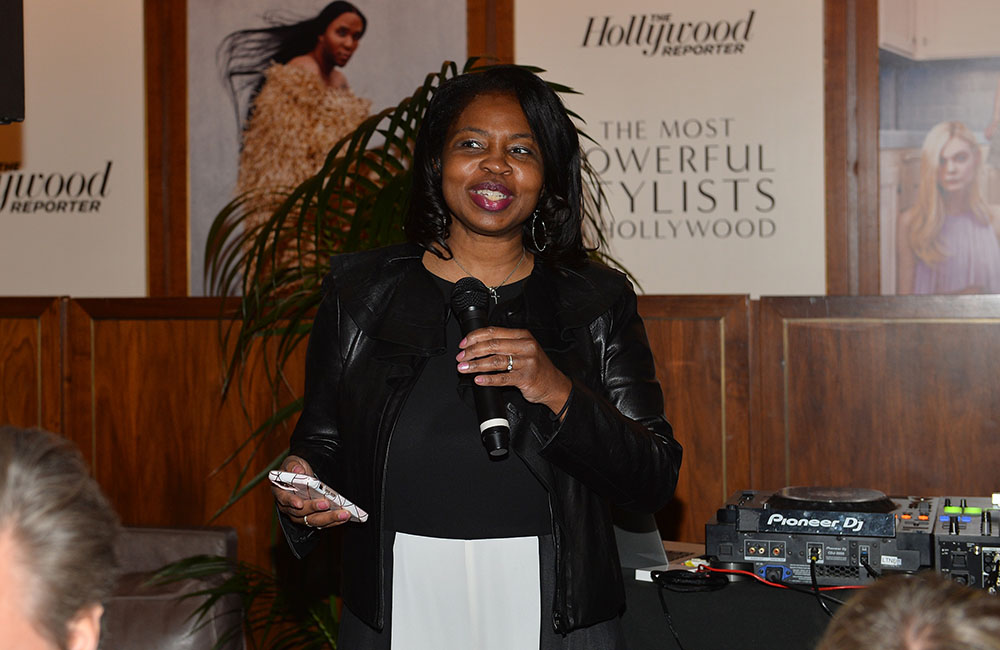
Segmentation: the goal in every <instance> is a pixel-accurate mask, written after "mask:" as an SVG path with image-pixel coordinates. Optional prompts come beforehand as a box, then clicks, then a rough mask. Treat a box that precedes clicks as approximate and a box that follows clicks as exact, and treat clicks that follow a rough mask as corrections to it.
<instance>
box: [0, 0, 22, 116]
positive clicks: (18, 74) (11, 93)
mask: <svg viewBox="0 0 1000 650" xmlns="http://www.w3.org/2000/svg"><path fill="white" fill-rule="evenodd" d="M23 119H24V5H23V4H21V0H0V124H8V123H10V122H20V121H21V120H23Z"/></svg>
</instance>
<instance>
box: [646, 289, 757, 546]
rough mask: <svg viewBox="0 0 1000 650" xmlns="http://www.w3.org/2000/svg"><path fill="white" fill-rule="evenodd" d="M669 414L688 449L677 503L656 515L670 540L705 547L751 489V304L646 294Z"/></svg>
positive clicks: (648, 328) (734, 299)
mask: <svg viewBox="0 0 1000 650" xmlns="http://www.w3.org/2000/svg"><path fill="white" fill-rule="evenodd" d="M639 311H640V313H641V314H642V317H643V320H644V321H645V323H646V332H647V335H648V336H649V342H650V346H651V347H652V349H653V354H654V356H655V358H656V376H657V379H659V381H660V385H661V387H662V389H663V397H664V411H665V412H666V415H667V419H669V420H670V423H671V424H672V425H673V427H674V435H675V437H676V438H677V440H678V442H680V443H681V444H682V445H683V446H684V461H683V465H682V467H681V475H680V482H679V484H678V486H677V494H676V496H675V497H674V500H673V502H672V503H671V504H670V505H669V506H668V507H667V508H666V509H665V510H664V511H663V512H661V513H659V514H658V516H657V522H658V523H659V526H660V533H661V535H662V536H663V537H664V538H665V539H674V540H683V541H692V542H693V541H704V540H705V523H706V522H707V521H708V520H709V519H710V518H711V517H712V516H713V515H714V513H715V510H716V509H717V508H719V507H721V506H722V505H723V503H725V500H726V498H727V497H728V496H729V494H730V493H731V492H734V491H736V490H741V489H745V488H747V487H748V486H750V464H749V455H750V448H749V441H750V437H749V433H750V395H749V390H748V388H749V385H750V360H749V347H748V345H747V343H748V341H749V327H750V300H749V299H748V298H747V296H642V297H640V298H639Z"/></svg>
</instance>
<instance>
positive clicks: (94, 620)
mask: <svg viewBox="0 0 1000 650" xmlns="http://www.w3.org/2000/svg"><path fill="white" fill-rule="evenodd" d="M102 616H104V606H103V605H100V604H95V605H88V606H86V607H84V608H83V609H81V610H80V611H79V612H77V614H76V616H74V617H73V619H72V620H71V621H70V622H69V625H68V628H67V633H66V650H97V644H98V643H99V642H100V640H101V617H102Z"/></svg>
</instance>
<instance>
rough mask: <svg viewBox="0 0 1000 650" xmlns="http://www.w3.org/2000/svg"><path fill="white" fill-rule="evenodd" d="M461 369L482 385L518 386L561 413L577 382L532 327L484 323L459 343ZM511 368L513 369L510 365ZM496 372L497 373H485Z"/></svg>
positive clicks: (532, 398)
mask: <svg viewBox="0 0 1000 650" xmlns="http://www.w3.org/2000/svg"><path fill="white" fill-rule="evenodd" d="M458 346H459V347H460V348H462V351H461V352H459V353H458V356H457V357H455V359H456V360H457V361H458V362H459V363H458V371H459V372H460V373H462V374H465V375H469V374H471V375H475V377H474V381H475V382H476V384H478V385H480V386H514V387H516V388H517V389H518V390H520V391H521V394H522V395H523V396H524V399H526V400H528V401H529V402H533V403H535V404H544V405H545V406H548V407H549V408H550V409H551V410H552V412H553V413H559V412H560V411H561V410H562V408H563V406H564V405H565V404H566V400H567V399H569V394H570V391H571V389H572V388H573V382H571V381H570V379H569V377H567V376H566V375H564V374H563V373H562V372H561V371H560V370H559V369H558V368H556V367H555V366H554V365H553V364H552V361H551V360H550V359H549V357H548V355H546V354H545V351H544V350H542V346H540V345H538V341H536V340H535V337H534V336H532V335H531V332H529V331H528V330H519V329H507V328H504V327H484V328H482V329H478V330H474V331H472V332H469V334H468V336H466V337H465V338H464V339H462V342H461V343H459V344H458ZM508 368H509V369H508ZM482 373H495V374H482Z"/></svg>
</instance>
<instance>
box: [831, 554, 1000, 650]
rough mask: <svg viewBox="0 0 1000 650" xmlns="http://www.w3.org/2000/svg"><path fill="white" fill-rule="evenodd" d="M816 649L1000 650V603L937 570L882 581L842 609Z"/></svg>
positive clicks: (848, 602)
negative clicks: (935, 571)
mask: <svg viewBox="0 0 1000 650" xmlns="http://www.w3.org/2000/svg"><path fill="white" fill-rule="evenodd" d="M816 650H1000V598H998V597H997V596H993V595H990V594H987V593H986V592H985V591H983V590H981V589H975V588H973V587H966V586H964V585H960V584H957V583H955V582H953V581H952V580H950V579H948V578H945V577H943V576H941V575H939V574H937V573H934V572H933V571H925V572H923V573H918V574H917V575H913V576H907V575H896V576H890V577H887V578H881V579H879V580H878V581H877V582H876V583H875V584H874V585H872V586H871V587H869V588H867V589H865V590H864V591H862V592H861V593H859V594H856V595H855V596H853V597H852V598H851V599H850V600H849V601H847V604H845V605H844V606H843V607H841V608H840V609H839V610H837V613H836V614H835V615H834V617H833V620H831V621H830V625H829V626H828V627H827V628H826V633H825V634H824V635H823V638H822V639H821V640H820V643H819V645H818V646H816Z"/></svg>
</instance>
